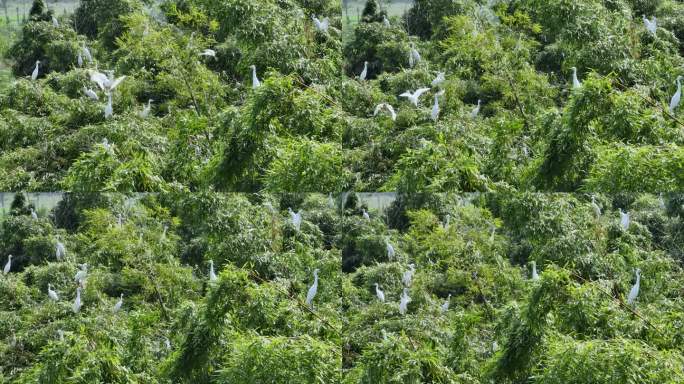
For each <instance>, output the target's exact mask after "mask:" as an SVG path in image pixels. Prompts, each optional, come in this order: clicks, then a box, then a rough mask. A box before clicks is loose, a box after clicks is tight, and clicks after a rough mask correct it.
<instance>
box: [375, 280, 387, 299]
mask: <svg viewBox="0 0 684 384" xmlns="http://www.w3.org/2000/svg"><path fill="white" fill-rule="evenodd" d="M375 295H376V296H377V297H378V300H380V301H381V302H383V303H384V302H385V292H383V291H381V290H380V288H378V283H375Z"/></svg>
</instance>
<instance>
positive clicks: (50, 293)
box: [48, 283, 59, 301]
mask: <svg viewBox="0 0 684 384" xmlns="http://www.w3.org/2000/svg"><path fill="white" fill-rule="evenodd" d="M48 297H49V298H50V300H52V301H59V295H58V294H57V292H56V291H55V290H53V289H52V284H49V283H48Z"/></svg>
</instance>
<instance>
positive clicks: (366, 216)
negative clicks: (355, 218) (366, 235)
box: [361, 209, 370, 221]
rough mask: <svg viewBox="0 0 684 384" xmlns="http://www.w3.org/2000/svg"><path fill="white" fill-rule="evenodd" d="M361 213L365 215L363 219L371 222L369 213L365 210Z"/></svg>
mask: <svg viewBox="0 0 684 384" xmlns="http://www.w3.org/2000/svg"><path fill="white" fill-rule="evenodd" d="M361 211H362V214H363V218H364V219H366V220H368V221H370V215H369V214H368V212H367V211H366V210H365V209H362V210H361Z"/></svg>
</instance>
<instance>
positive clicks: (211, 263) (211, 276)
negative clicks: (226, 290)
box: [209, 260, 218, 281]
mask: <svg viewBox="0 0 684 384" xmlns="http://www.w3.org/2000/svg"><path fill="white" fill-rule="evenodd" d="M217 279H218V277H216V272H214V260H209V281H216V280H217Z"/></svg>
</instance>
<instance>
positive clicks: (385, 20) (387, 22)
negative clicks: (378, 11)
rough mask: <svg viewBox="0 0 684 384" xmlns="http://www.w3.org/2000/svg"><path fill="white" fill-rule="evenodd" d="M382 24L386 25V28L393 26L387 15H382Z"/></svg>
mask: <svg viewBox="0 0 684 384" xmlns="http://www.w3.org/2000/svg"><path fill="white" fill-rule="evenodd" d="M382 24H383V25H384V26H385V28H389V27H391V26H392V24H390V21H389V19H388V18H387V16H382Z"/></svg>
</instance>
